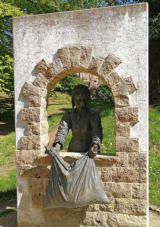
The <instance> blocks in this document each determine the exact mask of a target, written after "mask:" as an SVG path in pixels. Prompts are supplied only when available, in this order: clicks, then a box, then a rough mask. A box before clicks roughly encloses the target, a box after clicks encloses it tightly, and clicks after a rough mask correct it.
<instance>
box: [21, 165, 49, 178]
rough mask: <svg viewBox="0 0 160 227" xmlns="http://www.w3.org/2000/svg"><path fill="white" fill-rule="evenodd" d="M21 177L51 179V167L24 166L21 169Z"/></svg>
mask: <svg viewBox="0 0 160 227" xmlns="http://www.w3.org/2000/svg"><path fill="white" fill-rule="evenodd" d="M20 176H22V177H27V178H28V177H29V178H49V176H50V167H47V166H43V165H36V166H33V165H32V166H31V165H23V166H21V167H20Z"/></svg>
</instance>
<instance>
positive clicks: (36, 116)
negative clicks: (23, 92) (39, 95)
mask: <svg viewBox="0 0 160 227" xmlns="http://www.w3.org/2000/svg"><path fill="white" fill-rule="evenodd" d="M21 121H24V122H32V121H35V122H40V108H34V107H33V108H24V109H22V110H21Z"/></svg>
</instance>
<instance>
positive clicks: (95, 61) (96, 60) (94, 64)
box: [88, 56, 103, 74]
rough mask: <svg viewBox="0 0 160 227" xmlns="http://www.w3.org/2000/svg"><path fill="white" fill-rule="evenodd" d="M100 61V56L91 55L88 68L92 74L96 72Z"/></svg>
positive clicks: (101, 60)
mask: <svg viewBox="0 0 160 227" xmlns="http://www.w3.org/2000/svg"><path fill="white" fill-rule="evenodd" d="M102 63H103V59H102V58H98V57H94V56H92V58H91V61H90V63H89V66H88V69H89V70H90V71H91V72H93V73H94V74H98V71H99V68H100V67H101V65H102Z"/></svg>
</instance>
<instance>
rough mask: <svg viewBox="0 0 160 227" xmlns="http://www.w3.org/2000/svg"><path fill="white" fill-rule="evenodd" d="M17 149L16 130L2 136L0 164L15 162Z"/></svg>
mask: <svg viewBox="0 0 160 227" xmlns="http://www.w3.org/2000/svg"><path fill="white" fill-rule="evenodd" d="M15 149H16V147H15V132H11V133H9V134H8V135H6V136H0V166H1V165H4V164H13V163H14V159H13V155H14V153H15Z"/></svg>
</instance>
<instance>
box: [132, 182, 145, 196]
mask: <svg viewBox="0 0 160 227" xmlns="http://www.w3.org/2000/svg"><path fill="white" fill-rule="evenodd" d="M132 198H133V199H145V200H146V199H147V184H132Z"/></svg>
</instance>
